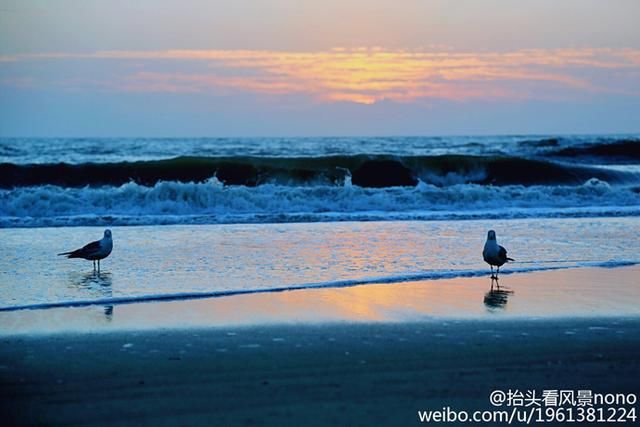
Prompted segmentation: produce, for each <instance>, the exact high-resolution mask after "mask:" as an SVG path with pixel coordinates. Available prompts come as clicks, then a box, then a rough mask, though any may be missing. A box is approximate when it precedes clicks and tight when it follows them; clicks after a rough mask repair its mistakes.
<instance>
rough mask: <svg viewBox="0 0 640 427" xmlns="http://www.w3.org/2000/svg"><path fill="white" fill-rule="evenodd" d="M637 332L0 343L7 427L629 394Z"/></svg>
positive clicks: (171, 335)
mask: <svg viewBox="0 0 640 427" xmlns="http://www.w3.org/2000/svg"><path fill="white" fill-rule="evenodd" d="M639 338H640V322H639V321H638V320H637V318H634V319H619V318H599V319H554V320H542V319H538V320H516V321H510V322H500V321H491V320H489V321H484V322H473V321H456V322H438V321H435V322H420V323H400V324H377V323H376V324H368V323H365V324H332V325H317V326H310V325H304V326H271V327H241V328H232V329H228V328H224V329H192V330H156V331H146V332H116V333H106V334H83V335H82V334H81V335H79V334H63V335H55V336H51V335H40V336H25V337H20V338H17V337H12V338H3V339H2V340H1V341H2V350H1V351H0V363H1V368H2V371H1V373H0V378H1V382H2V387H1V390H2V392H1V393H2V399H1V400H2V406H3V413H4V415H3V419H4V420H5V422H9V423H10V424H14V423H15V425H212V424H213V425H301V424H305V425H329V424H331V425H372V424H375V425H413V424H417V423H418V411H420V410H434V409H435V410H439V409H441V408H443V407H445V406H450V407H451V408H453V409H455V410H457V411H460V410H466V411H473V410H490V409H495V408H493V407H492V406H491V405H490V404H489V401H488V397H489V395H490V393H491V392H492V391H493V390H504V391H505V392H506V391H507V390H510V389H511V390H514V389H519V390H522V391H525V390H537V391H538V393H541V392H542V390H549V389H557V390H560V389H561V390H585V389H588V390H593V391H594V392H600V393H635V394H637V393H638V382H637V378H638V375H639V374H640V363H639V359H638V351H639V350H640V344H639V342H640V340H639Z"/></svg>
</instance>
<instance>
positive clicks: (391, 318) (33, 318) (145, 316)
mask: <svg viewBox="0 0 640 427" xmlns="http://www.w3.org/2000/svg"><path fill="white" fill-rule="evenodd" d="M638 277H640V266H637V265H636V266H629V267H618V268H577V269H566V270H553V271H539V272H533V273H515V274H504V275H502V276H501V278H500V281H499V283H500V286H499V287H498V285H497V284H496V283H495V282H492V281H491V279H490V278H489V277H467V278H461V277H459V278H453V279H442V280H423V281H416V282H404V283H389V284H375V285H374V284H370V285H361V286H353V287H344V288H317V289H304V290H294V291H286V292H263V293H255V294H246V295H235V296H227V297H221V298H204V299H190V300H177V301H169V302H150V303H137V304H112V305H94V306H89V307H74V308H53V309H46V310H18V311H5V312H0V336H2V335H16V334H34V333H37V334H48V333H68V332H98V331H105V332H114V331H128V330H156V329H158V328H172V329H176V328H194V327H195V328H208V327H235V326H240V325H244V326H261V325H280V324H322V323H331V322H349V323H350V322H358V323H361V322H364V323H371V322H417V321H429V320H433V319H478V320H482V319H492V320H511V319H514V318H519V319H522V318H525V319H526V318H532V317H539V318H566V317H573V318H577V317H620V316H623V317H624V316H635V317H640V305H639V304H638V303H637V301H638V300H640V280H638Z"/></svg>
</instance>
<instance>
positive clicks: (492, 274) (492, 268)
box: [489, 264, 494, 279]
mask: <svg viewBox="0 0 640 427" xmlns="http://www.w3.org/2000/svg"><path fill="white" fill-rule="evenodd" d="M489 267H491V278H492V279H493V277H494V276H493V265H491V264H489Z"/></svg>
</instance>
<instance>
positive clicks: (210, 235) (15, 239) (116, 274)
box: [0, 217, 640, 309]
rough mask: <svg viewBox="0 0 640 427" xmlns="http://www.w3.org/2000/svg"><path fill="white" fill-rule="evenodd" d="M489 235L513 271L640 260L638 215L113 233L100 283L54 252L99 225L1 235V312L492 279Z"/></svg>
mask: <svg viewBox="0 0 640 427" xmlns="http://www.w3.org/2000/svg"><path fill="white" fill-rule="evenodd" d="M489 228H493V229H495V230H496V231H497V234H498V241H499V243H500V244H502V245H504V246H505V247H506V248H507V249H508V250H509V255H510V256H511V257H513V258H515V259H516V260H517V261H518V262H516V263H513V264H511V265H508V266H505V267H504V268H503V271H505V272H508V271H530V270H536V269H545V268H557V267H577V266H592V265H599V264H602V263H605V265H608V266H615V265H622V264H626V263H636V262H639V261H640V256H639V255H638V254H640V239H638V238H637V236H638V235H640V218H637V217H627V218H583V219H575V218H574V219H522V220H509V221H487V220H482V221H452V222H444V221H401V222H393V221H387V222H339V223H311V224H309V223H307V224H234V225H195V226H186V225H182V226H140V227H114V228H112V231H113V236H114V250H113V253H112V254H111V256H110V257H109V258H107V259H106V260H104V261H103V262H102V272H101V274H100V275H99V276H98V275H96V274H94V273H93V272H92V267H91V263H90V262H88V261H83V260H67V259H65V258H63V257H57V256H56V255H55V254H56V253H58V252H62V251H65V250H70V249H74V248H77V247H80V246H82V245H84V244H85V243H87V242H89V241H91V240H95V239H98V238H100V237H101V236H102V231H103V229H102V228H96V227H74V228H38V229H0V252H1V253H2V257H0V283H2V286H0V308H1V309H10V308H12V307H18V306H25V305H41V304H51V303H54V304H55V303H61V304H63V305H64V304H65V303H72V302H74V301H76V302H77V301H84V302H91V301H98V300H100V301H102V302H105V301H107V302H108V301H109V299H118V298H123V297H124V298H129V297H131V298H133V299H140V300H144V299H148V298H150V297H154V296H167V295H174V296H175V297H176V298H179V297H180V295H181V294H185V293H204V294H206V293H212V292H214V293H233V292H237V291H243V292H244V291H246V292H252V291H266V290H270V289H278V288H280V289H281V288H283V287H292V288H298V287H308V286H312V287H313V286H329V287H331V286H345V285H351V284H355V282H348V281H350V280H351V281H354V280H355V281H358V282H357V283H367V282H378V283H381V282H382V283H384V282H397V281H410V280H419V279H428V278H452V277H462V276H475V275H486V274H487V273H488V267H487V265H486V264H484V262H483V261H482V256H481V252H482V246H483V244H484V239H485V236H486V231H487V230H488V229H489ZM345 281H346V282H345Z"/></svg>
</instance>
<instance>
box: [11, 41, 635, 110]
mask: <svg viewBox="0 0 640 427" xmlns="http://www.w3.org/2000/svg"><path fill="white" fill-rule="evenodd" d="M65 59H82V60H88V59H93V60H120V61H128V60H136V61H141V62H142V63H143V64H144V70H145V71H137V72H135V73H133V74H128V75H122V76H119V77H118V78H117V79H116V80H115V81H113V82H111V86H112V87H115V88H117V89H118V90H123V91H148V92H176V93H192V92H206V91H215V92H223V93H228V92H230V91H243V92H250V93H258V94H264V95H286V94H305V95H308V96H311V97H313V98H314V99H316V100H318V101H322V102H335V101H348V102H356V103H363V104H371V103H375V102H377V101H381V100H385V99H387V100H394V101H398V102H405V101H413V100H415V99H418V98H441V99H452V100H465V99H471V98H523V97H529V98H530V97H536V96H537V94H538V93H540V94H541V96H542V94H543V92H544V93H546V95H544V96H550V95H549V94H551V96H553V94H555V92H556V90H557V89H558V88H560V89H565V90H569V91H577V92H579V93H592V92H593V93H595V92H605V93H606V92H611V93H619V92H620V87H619V85H618V86H614V85H613V83H609V82H608V79H607V78H606V77H607V75H606V73H608V72H610V71H611V70H616V71H617V72H621V73H623V74H625V75H624V76H623V77H625V78H627V79H629V80H631V81H632V82H634V83H636V84H635V86H636V87H638V86H640V85H638V84H637V83H638V82H637V80H638V78H637V74H638V71H639V70H640V51H638V50H634V49H555V50H545V49H529V50H519V51H514V52H504V53H499V52H455V51H454V52H443V51H436V52H425V51H415V50H385V49H382V48H372V49H366V48H361V49H344V48H337V49H333V50H329V51H323V52H280V51H253V50H167V51H101V52H94V53H89V54H72V53H49V54H36V55H34V54H31V55H14V56H4V57H2V58H1V61H4V62H16V61H37V60H65ZM159 60H164V61H173V62H176V63H178V64H183V63H185V64H186V63H188V62H189V61H198V62H202V61H204V62H205V63H206V64H208V65H209V67H208V69H207V71H206V72H197V73H195V72H192V71H191V72H190V71H188V70H187V69H184V70H183V69H181V70H180V71H170V72H169V71H166V70H163V68H162V65H161V63H162V62H164V61H159ZM585 71H587V72H585ZM532 85H537V86H536V87H542V88H546V89H547V90H546V92H545V91H538V90H532V89H531V88H532ZM628 93H632V94H634V95H637V91H635V92H634V91H628Z"/></svg>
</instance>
